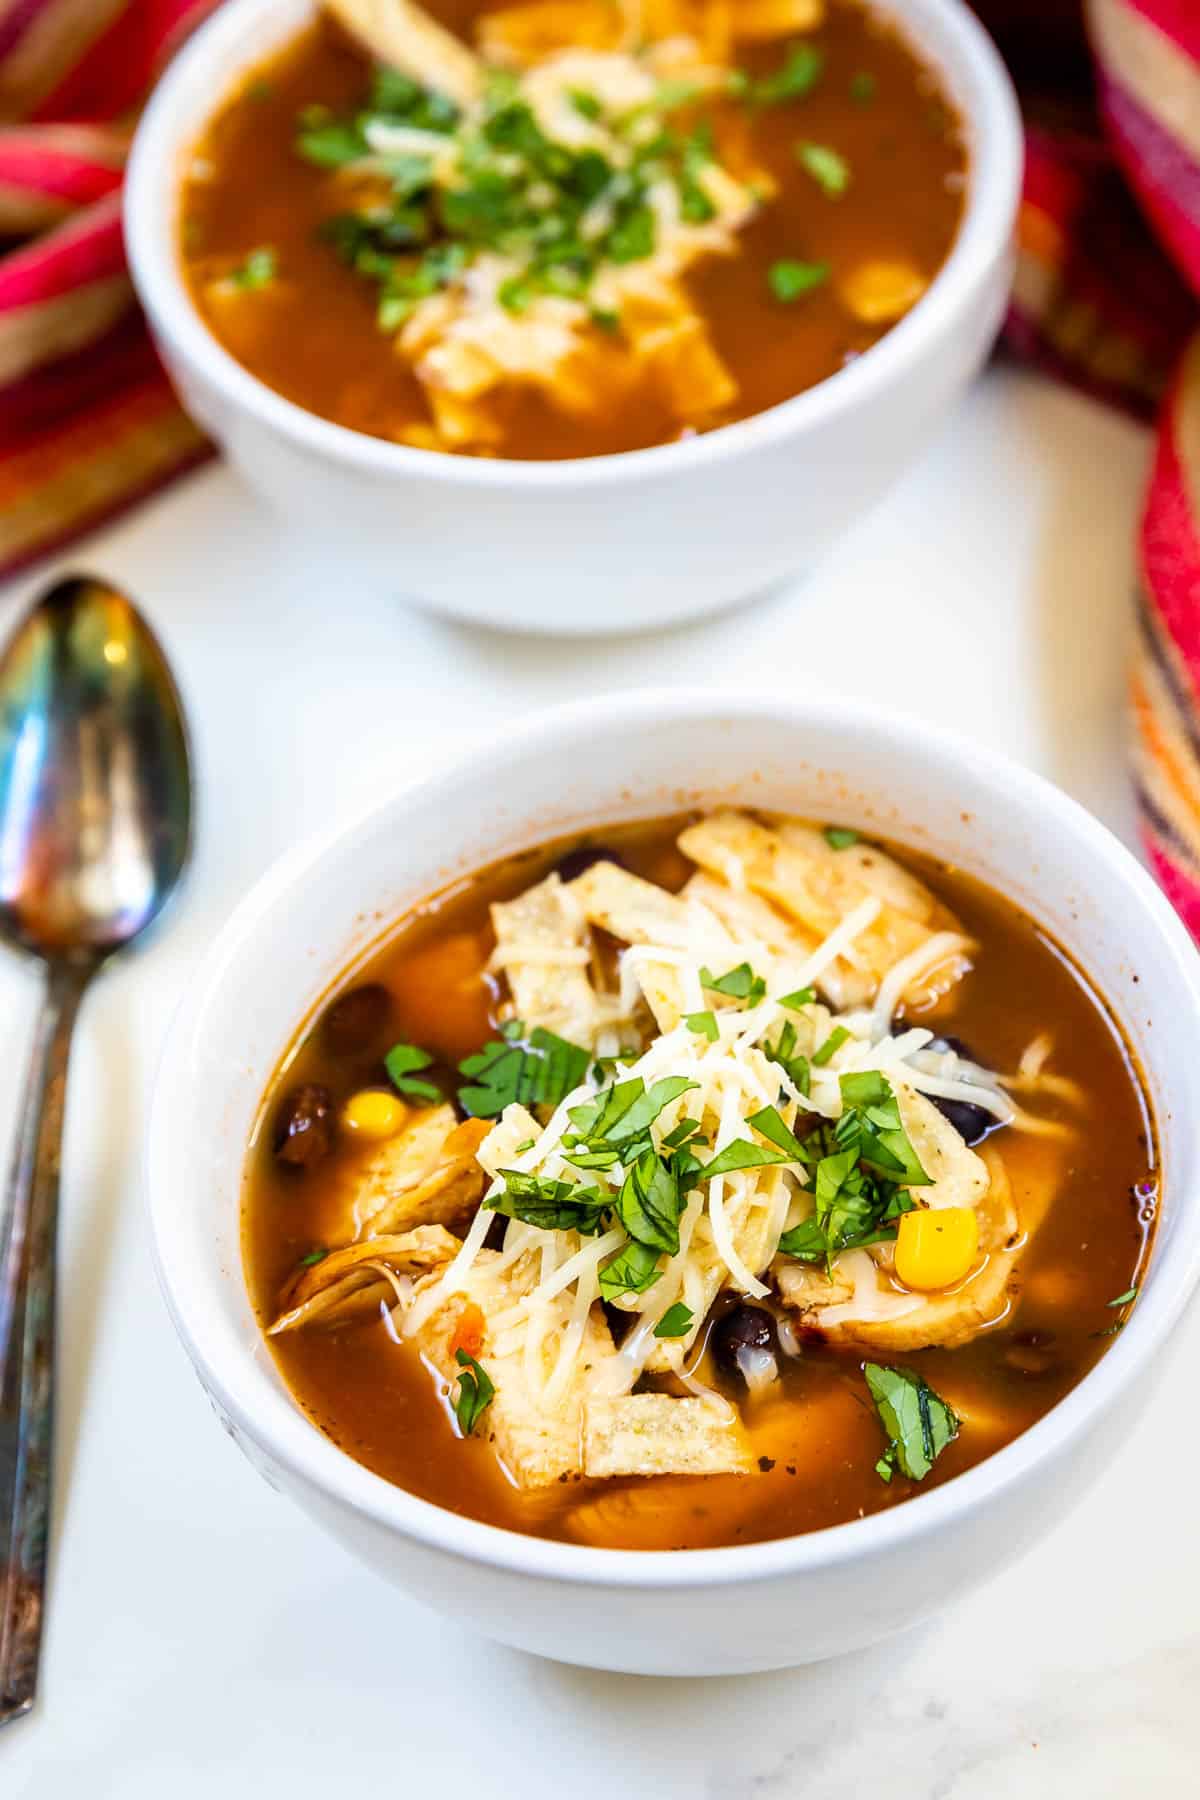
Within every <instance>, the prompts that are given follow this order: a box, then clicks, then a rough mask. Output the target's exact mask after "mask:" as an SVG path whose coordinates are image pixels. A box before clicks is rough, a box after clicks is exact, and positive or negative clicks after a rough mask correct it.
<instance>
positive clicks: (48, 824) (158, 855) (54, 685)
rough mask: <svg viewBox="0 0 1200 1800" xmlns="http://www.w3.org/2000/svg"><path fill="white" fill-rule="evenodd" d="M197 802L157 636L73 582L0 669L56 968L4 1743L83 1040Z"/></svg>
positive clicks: (20, 1277) (5, 1423)
mask: <svg viewBox="0 0 1200 1800" xmlns="http://www.w3.org/2000/svg"><path fill="white" fill-rule="evenodd" d="M191 791H192V789H191V759H190V756H189V753H188V741H187V730H186V727H185V725H184V720H183V710H182V707H181V705H180V700H179V695H178V693H177V691H176V688H175V683H174V681H173V680H172V679H171V673H170V670H169V669H168V667H167V663H166V659H165V657H164V656H163V653H162V651H161V650H160V648H159V646H158V643H157V641H156V639H155V637H154V634H153V633H152V632H151V630H150V628H149V626H148V625H147V624H146V622H145V620H144V619H143V618H142V617H141V614H140V613H139V612H138V610H137V608H136V607H135V606H134V605H133V602H132V601H131V600H129V599H128V598H127V597H126V596H125V595H124V594H122V593H121V592H120V591H119V590H118V589H116V588H114V587H111V586H109V585H108V584H107V583H105V582H102V581H97V580H94V579H92V578H90V577H87V576H75V577H72V578H70V579H68V580H65V581H60V582H59V583H58V584H57V585H56V586H55V587H53V588H51V589H50V590H49V592H48V593H47V594H45V595H44V596H43V598H42V600H41V601H40V602H39V604H38V605H37V606H35V607H34V609H33V611H32V612H31V613H29V615H28V616H27V617H26V618H25V620H24V621H23V622H22V623H21V625H19V626H18V628H17V631H16V632H15V634H14V635H13V637H12V638H11V639H10V640H9V642H8V644H7V645H6V646H5V647H4V649H3V651H2V652H0V941H7V942H8V943H9V944H10V945H11V946H12V947H13V948H15V949H18V950H21V951H25V952H32V953H33V954H34V955H35V956H37V957H39V958H40V959H41V960H42V961H43V963H44V964H45V967H46V986H45V993H44V997H43V1001H42V1008H41V1014H40V1017H39V1019H38V1023H37V1027H36V1031H35V1036H34V1043H33V1051H32V1056H31V1061H30V1070H29V1077H28V1084H27V1087H26V1092H25V1100H24V1106H23V1111H22V1114H21V1118H20V1124H19V1128H18V1135H17V1145H16V1152H15V1155H14V1159H13V1165H12V1174H11V1177H10V1180H9V1185H8V1190H7V1194H6V1199H5V1205H4V1207H3V1209H2V1210H0V1725H3V1724H5V1723H6V1722H8V1721H9V1720H12V1719H16V1718H19V1717H20V1716H21V1715H22V1714H23V1713H27V1712H28V1711H29V1710H30V1708H31V1707H32V1705H33V1702H34V1697H35V1694H36V1691H37V1676H38V1665H39V1660H40V1653H41V1636H42V1624H43V1619H44V1614H45V1589H46V1550H47V1537H48V1533H49V1520H50V1477H51V1450H52V1440H53V1414H54V1323H55V1321H54V1313H55V1264H56V1241H57V1235H58V1187H59V1164H60V1159H61V1150H62V1121H63V1106H64V1098H65V1090H66V1075H67V1061H68V1057H69V1054H70V1046H71V1032H72V1029H73V1027H74V1023H75V1018H76V1014H77V1013H78V1010H79V1003H80V1001H81V999H82V998H83V993H84V990H85V988H86V986H87V984H88V982H89V981H90V980H91V978H92V976H93V975H94V974H95V972H96V970H97V969H98V968H99V966H100V964H101V963H102V962H104V960H105V959H106V958H107V957H109V956H111V955H112V954H113V952H114V951H117V950H120V949H122V948H123V947H124V946H125V945H127V944H131V943H132V942H133V941H134V939H135V938H137V937H139V936H140V935H141V934H142V932H144V931H145V930H146V928H147V926H149V925H150V924H152V923H153V921H154V920H155V919H156V918H157V917H158V915H159V913H160V912H161V911H162V909H163V907H164V906H165V904H166V902H167V900H168V899H169V898H170V896H171V894H172V893H173V892H174V891H175V888H176V886H177V885H178V882H179V879H180V877H181V875H182V874H183V870H184V866H185V864H186V862H187V856H188V848H189V844H190V840H191V821H192V802H191Z"/></svg>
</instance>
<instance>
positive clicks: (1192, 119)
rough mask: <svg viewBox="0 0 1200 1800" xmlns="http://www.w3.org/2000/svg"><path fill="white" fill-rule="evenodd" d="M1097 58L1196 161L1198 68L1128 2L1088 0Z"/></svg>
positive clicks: (1198, 155) (1199, 144) (1199, 109)
mask: <svg viewBox="0 0 1200 1800" xmlns="http://www.w3.org/2000/svg"><path fill="white" fill-rule="evenodd" d="M1087 20H1088V29H1089V31H1090V32H1091V37H1092V43H1093V44H1094V46H1095V49H1096V54H1097V55H1098V56H1099V58H1100V60H1101V61H1102V62H1103V63H1105V64H1106V65H1107V67H1108V70H1109V72H1110V74H1112V75H1113V76H1114V77H1115V78H1116V79H1118V80H1119V81H1120V83H1121V85H1122V87H1124V88H1126V89H1127V90H1128V92H1129V93H1131V94H1132V95H1133V97H1134V99H1135V100H1136V101H1137V102H1138V104H1139V105H1140V106H1142V107H1144V108H1145V110H1146V111H1147V112H1148V113H1149V114H1150V115H1151V116H1152V117H1153V118H1155V119H1157V120H1158V121H1159V123H1160V124H1161V125H1162V126H1164V127H1165V129H1166V130H1167V131H1169V132H1170V133H1171V135H1172V137H1174V138H1175V139H1176V141H1177V142H1178V143H1180V144H1182V145H1183V147H1184V149H1185V150H1187V151H1188V152H1189V154H1190V155H1192V156H1193V157H1195V158H1196V159H1197V160H1198V161H1200V68H1198V67H1197V65H1196V63H1195V62H1194V61H1193V60H1192V58H1191V57H1190V56H1189V55H1188V53H1187V51H1186V50H1184V49H1183V47H1182V46H1181V45H1179V44H1177V43H1175V42H1174V40H1173V39H1171V38H1169V37H1168V36H1167V34H1166V32H1165V31H1161V30H1160V29H1159V27H1158V26H1157V25H1155V24H1154V23H1153V22H1152V21H1151V20H1150V19H1148V18H1147V17H1146V16H1145V14H1144V13H1141V12H1138V11H1137V10H1136V8H1135V7H1133V6H1130V5H1129V4H1128V0H1088V4H1087Z"/></svg>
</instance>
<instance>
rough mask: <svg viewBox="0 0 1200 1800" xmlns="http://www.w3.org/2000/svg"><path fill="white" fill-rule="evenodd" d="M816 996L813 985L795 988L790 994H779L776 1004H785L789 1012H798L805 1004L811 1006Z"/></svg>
mask: <svg viewBox="0 0 1200 1800" xmlns="http://www.w3.org/2000/svg"><path fill="white" fill-rule="evenodd" d="M816 997H817V990H816V988H814V987H802V988H796V989H794V990H793V992H792V993H790V994H781V995H780V996H779V1001H778V1004H779V1005H780V1006H786V1007H787V1009H788V1011H789V1012H800V1011H801V1009H802V1008H803V1007H805V1006H811V1005H812V1003H813V1001H814V1000H815V999H816Z"/></svg>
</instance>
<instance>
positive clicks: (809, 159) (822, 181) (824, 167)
mask: <svg viewBox="0 0 1200 1800" xmlns="http://www.w3.org/2000/svg"><path fill="white" fill-rule="evenodd" d="M795 151H796V161H797V162H798V163H799V164H800V167H801V168H802V169H803V170H804V171H805V173H806V174H809V175H811V176H812V178H813V180H814V181H815V182H816V184H817V186H818V187H819V188H820V189H821V192H822V193H823V194H826V195H828V197H829V198H830V199H831V200H838V199H840V198H841V196H842V195H843V194H844V193H845V191H846V189H847V188H848V187H849V185H850V165H849V163H848V162H847V161H846V159H845V157H844V156H841V155H839V153H838V152H837V151H836V150H832V149H830V147H829V145H828V144H809V143H801V144H797V145H796V146H795ZM835 829H836V827H835ZM857 835H858V834H857V832H856V833H854V834H853V835H852V836H851V837H850V839H849V840H848V841H849V842H850V843H853V842H854V840H855V838H856V837H857ZM825 836H826V840H827V841H829V832H828V830H827V831H826V833H825ZM838 836H839V837H842V838H844V837H845V833H844V832H839V833H838ZM832 847H833V849H835V850H841V849H843V848H844V847H845V845H844V844H843V843H837V844H833V846H832Z"/></svg>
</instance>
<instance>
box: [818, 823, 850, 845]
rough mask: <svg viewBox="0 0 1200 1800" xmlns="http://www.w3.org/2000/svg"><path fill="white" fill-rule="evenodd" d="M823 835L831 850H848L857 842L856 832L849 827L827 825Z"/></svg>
mask: <svg viewBox="0 0 1200 1800" xmlns="http://www.w3.org/2000/svg"><path fill="white" fill-rule="evenodd" d="M823 835H824V838H825V842H826V843H827V844H828V845H829V848H830V849H831V850H848V849H849V848H850V846H851V844H857V842H858V833H857V831H854V830H853V829H852V828H851V827H850V826H849V825H827V826H826V827H825V831H824V833H823Z"/></svg>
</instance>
